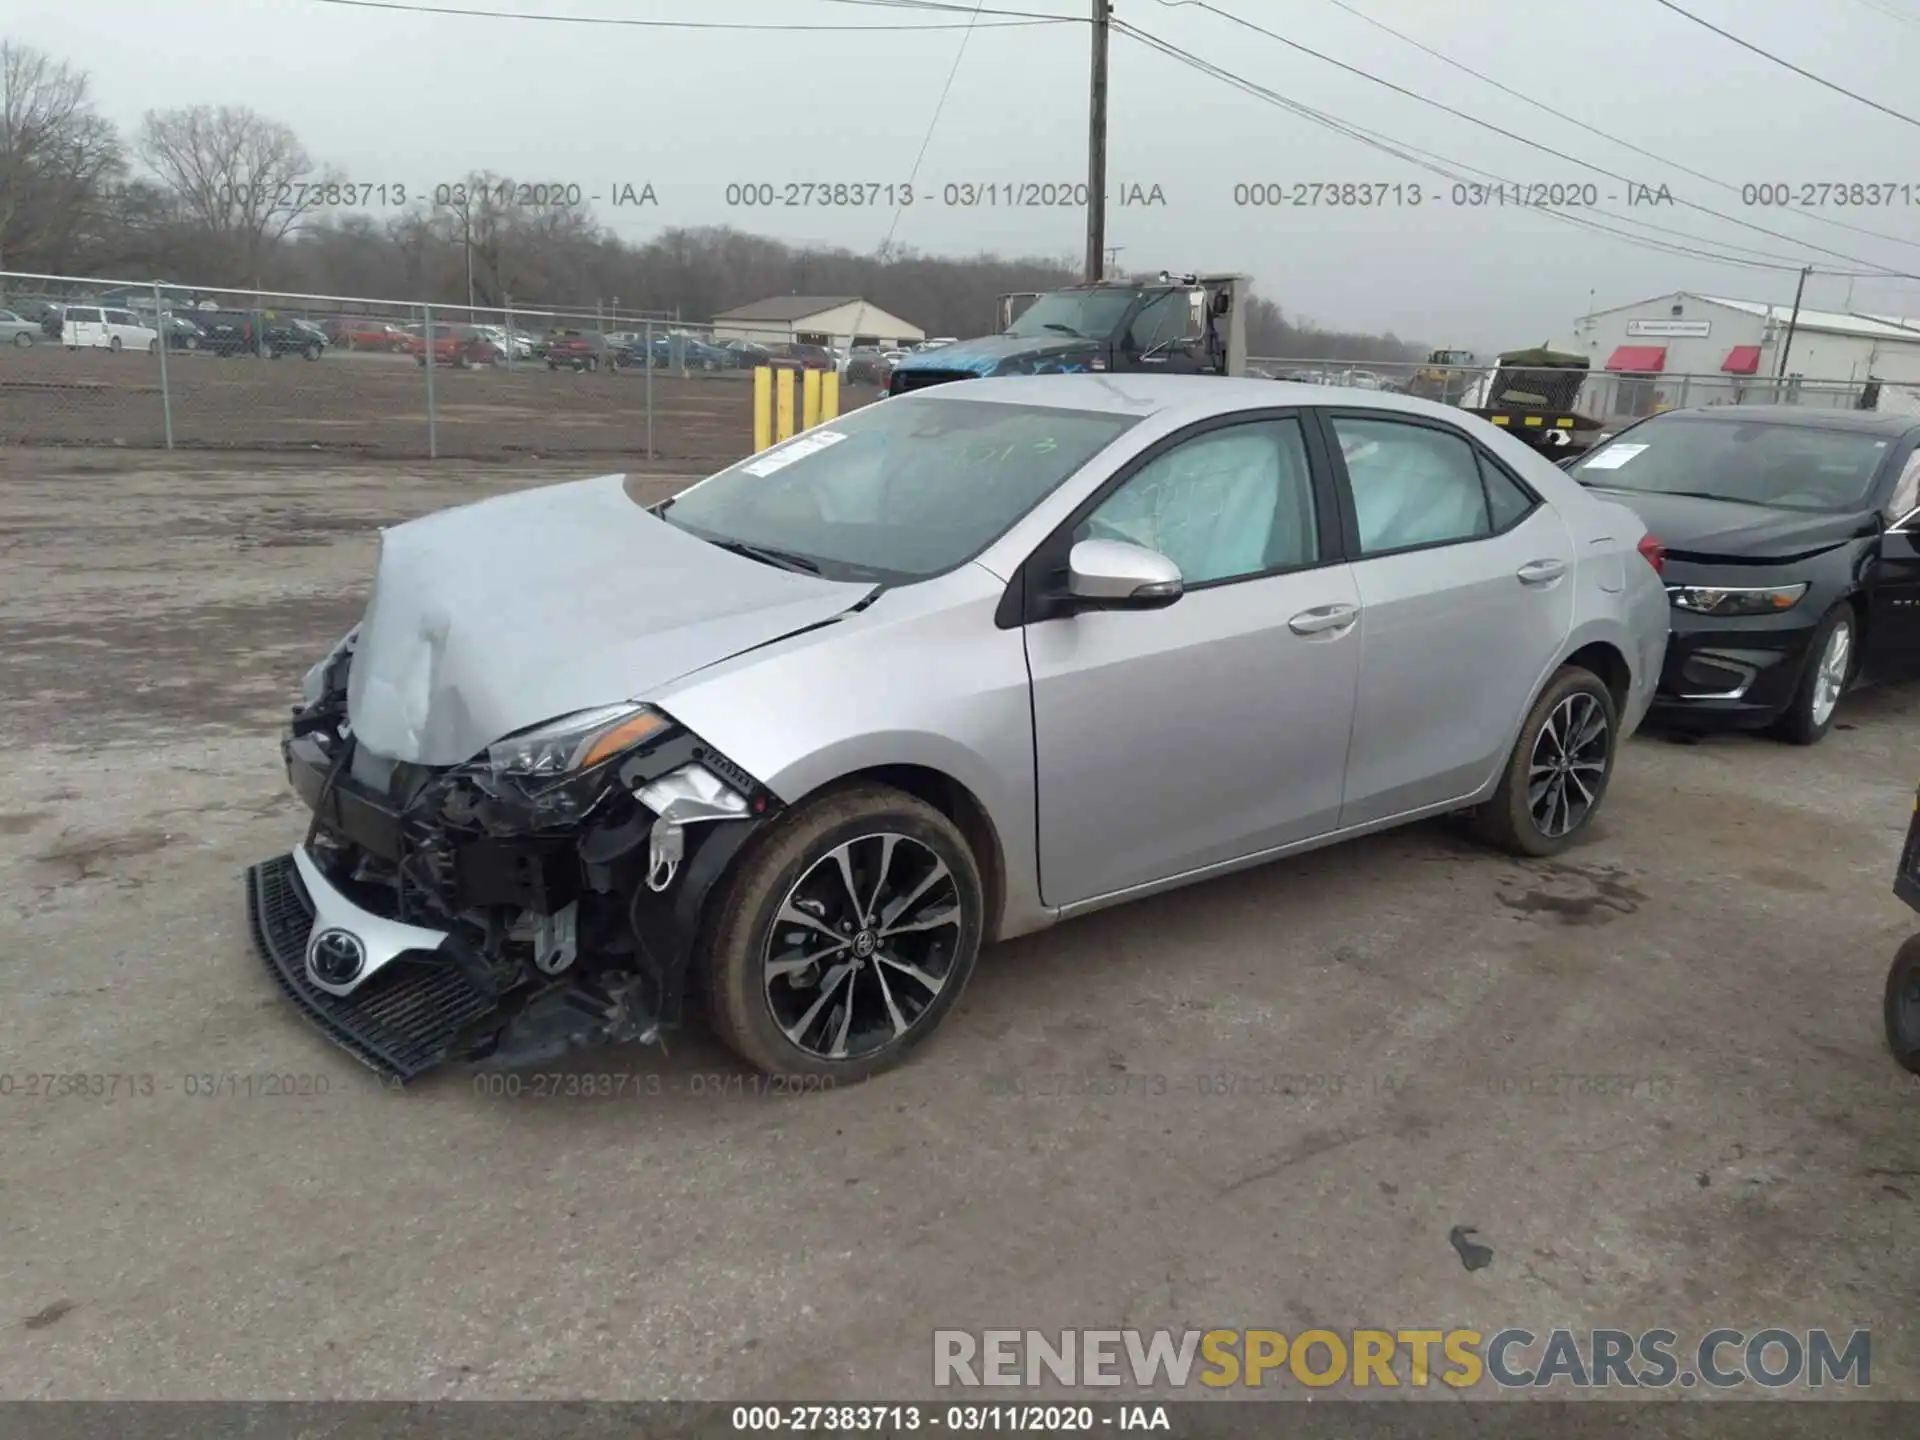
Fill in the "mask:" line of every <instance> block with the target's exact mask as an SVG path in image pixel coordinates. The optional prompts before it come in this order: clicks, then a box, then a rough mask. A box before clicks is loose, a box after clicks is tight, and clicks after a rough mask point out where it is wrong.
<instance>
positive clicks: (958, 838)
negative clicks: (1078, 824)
mask: <svg viewBox="0 0 1920 1440" xmlns="http://www.w3.org/2000/svg"><path fill="white" fill-rule="evenodd" d="M984 909H985V904H984V891H983V888H982V886H981V883H980V871H979V867H978V865H977V864H976V862H975V860H974V856H973V852H972V851H971V849H969V847H968V845H967V842H966V839H965V837H963V836H962V835H961V833H960V831H959V829H958V828H957V827H956V826H955V825H954V824H953V822H952V821H951V820H949V819H947V817H946V816H944V815H942V814H941V813H940V812H939V811H938V810H935V809H934V808H933V807H932V806H931V805H928V804H927V803H926V802H925V801H923V800H919V799H916V798H915V797H913V796H911V795H907V794H905V793H903V792H901V791H898V790H894V789H891V788H889V787H887V786H882V785H861V786H857V787H854V788H851V789H847V790H842V791H839V792H837V793H834V794H830V795H827V796H824V797H822V798H821V799H819V800H817V801H814V802H813V803H811V804H808V805H805V806H802V807H801V808H800V809H798V810H796V811H794V812H793V813H792V814H790V815H788V816H786V817H784V818H783V819H782V820H780V821H779V822H777V824H776V827H775V828H774V829H773V830H771V831H770V832H769V833H768V834H767V835H765V836H764V837H761V838H760V840H759V841H758V842H757V843H756V844H755V845H754V846H753V847H752V848H751V849H750V850H749V851H748V852H747V853H746V854H745V856H744V857H743V859H742V860H741V862H740V864H739V868H738V869H737V870H736V871H735V872H734V873H733V874H732V875H731V876H730V877H729V878H728V881H727V882H726V888H725V893H724V894H723V895H722V896H721V899H720V904H719V905H718V906H717V907H716V910H715V913H716V914H717V915H718V916H719V917H720V919H719V922H718V925H717V928H716V929H715V931H714V932H713V933H712V935H711V936H709V937H708V939H707V941H706V942H705V944H704V945H703V947H702V955H701V964H702V967H703V970H704V979H705V982H706V983H705V990H706V993H707V1001H708V1007H709V1011H710V1013H711V1016H712V1019H713V1025H714V1029H715V1031H716V1032H717V1033H718V1034H719V1036H720V1038H721V1039H723V1040H725V1041H726V1042H727V1044H728V1045H729V1046H731V1047H732V1048H733V1050H734V1051H736V1052H737V1053H738V1054H739V1055H740V1056H741V1058H742V1059H744V1060H746V1061H747V1062H748V1063H749V1064H751V1065H753V1066H755V1067H756V1068H758V1069H760V1070H762V1071H764V1072H766V1073H767V1074H770V1075H785V1076H805V1077H820V1078H822V1079H827V1080H835V1081H837V1080H846V1081H849V1082H851V1081H855V1080H861V1079H865V1078H866V1077H867V1076H869V1075H873V1074H877V1073H878V1072H880V1071H882V1070H885V1069H888V1068H890V1067H891V1066H893V1065H896V1064H898V1063H899V1062H900V1061H901V1060H903V1059H905V1058H906V1056H907V1055H908V1053H909V1052H911V1051H912V1050H913V1049H914V1047H915V1046H917V1045H919V1044H920V1043H921V1041H923V1040H924V1039H925V1038H926V1037H927V1036H928V1035H929V1034H931V1033H932V1032H933V1030H934V1029H935V1028H936V1027H937V1026H938V1025H939V1024H940V1022H941V1020H942V1019H944V1018H945V1016H946V1014H947V1012H948V1011H949V1010H951V1009H952V1008H953V1005H954V1002H955V1001H957V1000H958V999H959V997H960V993H961V991H962V990H963V989H964V988H965V987H966V983H967V980H968V978H969V977H970V976H971V975H972V973H973V966H974V961H975V959H976V957H977V956H978V954H979V950H980V938H981V935H982V933H983V920H984Z"/></svg>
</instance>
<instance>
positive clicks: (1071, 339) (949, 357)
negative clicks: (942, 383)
mask: <svg viewBox="0 0 1920 1440" xmlns="http://www.w3.org/2000/svg"><path fill="white" fill-rule="evenodd" d="M1105 348H1106V347H1105V346H1103V345H1101V344H1100V342H1099V341H1097V340H1083V339H1080V338H1078V337H1075V336H1071V335H1057V336H1051V337H1049V338H1047V339H1019V338H1017V337H1015V336H1011V335H986V336H982V337H981V338H980V339H978V340H958V341H955V342H954V343H953V344H951V345H942V346H940V347H939V348H938V349H937V350H922V351H920V352H918V353H917V354H914V355H908V356H905V357H904V358H903V359H901V361H900V362H899V363H898V364H897V365H895V366H894V367H893V368H894V372H895V373H896V374H898V373H899V372H901V371H914V370H966V371H970V372H971V373H973V374H975V375H1021V374H1040V373H1047V374H1052V373H1054V372H1056V371H1076V372H1077V371H1081V370H1088V369H1091V368H1092V364H1091V362H1092V361H1093V359H1094V358H1095V357H1096V356H1098V355H1101V354H1102V353H1103V352H1104V351H1105Z"/></svg>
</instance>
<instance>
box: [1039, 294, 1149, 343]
mask: <svg viewBox="0 0 1920 1440" xmlns="http://www.w3.org/2000/svg"><path fill="white" fill-rule="evenodd" d="M1139 298H1140V292H1139V291H1137V290H1058V291H1055V292H1054V293H1053V294H1051V295H1042V296H1041V297H1040V298H1039V299H1038V300H1036V301H1034V302H1033V304H1031V305H1029V306H1028V307H1027V308H1026V310H1025V311H1024V312H1023V313H1022V314H1021V316H1020V318H1019V319H1018V320H1015V321H1014V322H1013V324H1011V325H1010V326H1008V327H1007V331H1006V333H1007V334H1009V335H1012V336H1015V337H1017V338H1019V339H1022V340H1036V339H1040V338H1042V337H1044V336H1048V335H1056V336H1057V335H1079V336H1082V337H1084V338H1086V339H1089V340H1104V339H1106V338H1107V336H1109V335H1111V334H1112V333H1113V332H1114V331H1115V330H1118V329H1119V328H1120V322H1121V321H1122V320H1123V319H1125V318H1126V314H1127V311H1129V310H1130V309H1132V308H1133V304H1134V302H1135V301H1136V300H1138V299H1139Z"/></svg>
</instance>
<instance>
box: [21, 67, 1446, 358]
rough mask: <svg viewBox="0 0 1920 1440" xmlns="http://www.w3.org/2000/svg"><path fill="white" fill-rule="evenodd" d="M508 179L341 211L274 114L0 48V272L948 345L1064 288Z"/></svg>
mask: <svg viewBox="0 0 1920 1440" xmlns="http://www.w3.org/2000/svg"><path fill="white" fill-rule="evenodd" d="M506 178H507V177H503V176H499V175H493V174H479V175H475V176H472V177H470V178H469V180H468V183H467V184H466V185H465V187H464V190H465V193H464V194H462V195H458V196H451V197H449V198H453V199H455V200H456V201H457V202H458V203H453V204H439V205H435V204H434V203H432V202H433V200H434V199H435V197H433V196H409V197H408V203H407V204H406V205H405V206H402V207H397V208H396V209H395V210H394V212H393V213H391V214H377V215H370V214H368V213H366V212H365V211H364V210H350V209H346V208H343V207H342V206H341V205H340V203H339V195H340V189H339V187H342V186H344V185H345V181H344V179H343V177H341V176H340V175H339V174H338V172H337V171H336V170H334V169H333V168H332V167H329V166H326V165H324V164H321V163H320V162H318V161H316V160H315V159H314V158H313V156H312V155H310V154H309V153H308V151H307V149H306V147H305V146H304V145H303V144H301V142H300V139H299V137H298V136H297V135H295V134H294V133H293V131H292V130H291V129H290V128H289V127H287V126H286V125H284V124H281V123H280V122H278V121H276V120H273V119H270V118H269V117H266V116H263V115H260V114H258V113H256V112H254V111H252V110H249V109H246V108H244V107H236V106H207V105H198V106H189V107H183V108H179V109H171V110H156V111H150V112H148V113H147V114H146V115H145V116H144V117H143V118H142V120H141V122H140V124H139V126H138V127H137V129H136V130H135V131H134V133H133V134H131V135H123V134H121V133H120V132H119V130H118V129H117V128H116V127H115V126H114V125H113V124H112V123H111V122H110V121H108V120H107V119H105V118H104V117H102V116H101V115H100V114H99V113H98V111H97V110H96V109H95V108H94V105H93V101H92V96H91V92H90V86H89V81H88V77H87V75H86V74H85V73H84V72H83V71H80V70H77V69H75V68H74V67H73V66H72V65H70V64H67V63H65V62H62V61H58V60H55V59H53V58H51V57H49V56H47V55H45V54H43V53H41V52H39V51H36V50H34V49H31V48H30V47H27V46H23V45H19V44H17V43H14V42H12V41H0V270H15V271H28V272H38V273H44V274H59V275H100V276H106V277H111V278H115V279H135V278H138V279H145V278H148V277H154V278H157V279H162V280H169V281H174V282H177V283H180V284H184V285H201V286H215V285H227V286H233V287H236V288H244V289H254V290H266V291H274V290H277V291H291V292H305V293H309V294H328V295H359V296H371V297H381V298H392V299H396V300H410V301H425V302H430V303H440V304H448V305H457V304H464V303H465V301H466V299H467V295H468V293H469V291H468V284H469V275H471V284H472V294H473V296H474V299H475V301H476V303H477V304H479V305H482V306H487V307H501V306H504V305H506V304H508V303H509V302H511V303H512V304H515V305H520V306H526V307H528V308H550V309H562V308H568V307H576V308H578V307H593V306H595V305H596V304H608V305H611V304H614V303H616V302H617V304H618V307H619V308H620V309H621V310H623V311H638V310H653V311H666V312H676V313H678V314H679V315H680V316H681V317H682V318H684V319H687V320H704V319H706V318H708V317H710V316H712V315H714V314H717V313H719V312H720V311H723V310H728V309H731V308H733V307H735V306H738V305H745V304H749V303H751V302H753V301H756V300H763V299H766V298H768V297H770V296H774V295H787V294H797V295H858V296H861V297H862V298H864V299H866V300H868V301H871V302H872V303H873V304H875V305H878V306H880V307H881V308H882V309H884V310H887V311H890V312H892V313H894V314H896V315H899V316H901V317H903V318H905V319H908V320H911V321H912V322H913V323H915V324H917V325H919V326H921V327H923V328H924V329H925V330H926V332H927V333H928V334H929V335H961V336H965V335H977V334H980V333H982V332H984V331H987V330H989V329H991V328H992V326H993V324H994V318H995V312H996V300H997V297H999V296H1000V295H1003V294H1007V293H1010V292H1018V291H1033V290H1046V289H1051V288H1054V287H1056V286H1059V285H1064V284H1071V283H1072V282H1074V281H1075V280H1077V279H1079V278H1080V272H1079V268H1078V265H1077V263H1075V262H1074V261H1073V260H1070V259H1065V258H1043V257H1019V258H1009V257H1005V256H999V255H985V254H983V255H975V256H970V257H961V256H933V255H926V254H922V253H920V252H918V251H914V250H906V249H888V250H883V251H880V252H876V253H874V254H867V255H862V254H857V253H855V252H854V251H852V250H848V249H819V248H806V247H801V246H796V245H793V244H789V243H787V242H785V241H781V240H775V239H771V238H768V237H766V236H762V235H752V234H747V233H745V232H742V231H739V230H735V229H732V228H729V227H718V226H703V227H693V228H668V229H664V230H662V231H661V232H660V233H659V234H658V235H656V236H655V237H654V238H652V239H650V240H647V241H645V242H642V243H638V244H635V243H633V242H630V241H625V240H622V239H620V238H618V237H617V236H615V235H614V234H612V233H611V232H610V231H609V230H608V229H607V228H606V227H605V226H604V225H603V224H601V223H600V222H599V221H598V220H596V219H595V218H594V216H593V215H592V213H591V212H590V211H589V210H588V209H587V208H586V207H584V206H578V205H575V206H551V207H538V206H528V205H521V204H516V203H510V202H511V200H514V199H518V198H519V197H518V196H517V195H515V194H514V191H513V188H512V186H511V185H510V184H504V185H503V182H505V181H506ZM329 186H332V187H335V188H334V189H332V190H329ZM349 188H350V189H365V188H367V187H349ZM386 198H388V199H389V200H390V199H391V197H386ZM1247 331H1248V350H1249V352H1250V353H1252V354H1255V355H1274V356H1298V357H1303V358H1305V357H1314V358H1324V359H1335V360H1355V361H1363V360H1399V359H1407V358H1411V357H1413V356H1415V355H1417V354H1419V353H1420V351H1421V349H1422V347H1419V346H1415V345H1412V344H1409V343H1407V342H1404V341H1401V340H1399V339H1397V338H1396V337H1395V336H1393V335H1391V334H1388V335H1365V334H1358V333H1349V332H1345V331H1337V330H1327V329H1324V328H1321V327H1320V326H1318V325H1315V324H1313V323H1312V322H1310V321H1305V320H1301V319H1298V318H1293V319H1289V318H1288V317H1287V315H1286V314H1285V313H1284V312H1283V311H1282V310H1281V308H1280V306H1279V305H1278V304H1277V303H1275V302H1274V301H1273V300H1270V299H1267V298H1265V297H1261V296H1256V297H1254V298H1253V299H1252V300H1251V302H1250V303H1249V306H1248V312H1247Z"/></svg>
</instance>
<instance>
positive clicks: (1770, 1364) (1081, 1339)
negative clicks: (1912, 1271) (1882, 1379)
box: [933, 1328, 1873, 1390]
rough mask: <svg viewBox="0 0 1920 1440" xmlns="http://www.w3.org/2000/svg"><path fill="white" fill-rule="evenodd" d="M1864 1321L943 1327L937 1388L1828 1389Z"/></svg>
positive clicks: (1865, 1369) (1862, 1358)
mask: <svg viewBox="0 0 1920 1440" xmlns="http://www.w3.org/2000/svg"><path fill="white" fill-rule="evenodd" d="M1872 1376H1873V1342H1872V1335H1871V1333H1870V1332H1869V1331H1866V1330H1854V1331H1851V1332H1848V1333H1846V1334H1845V1335H1844V1336H1843V1337H1837V1336H1836V1335H1835V1334H1834V1333H1832V1332H1829V1331H1826V1330H1788V1329H1782V1328H1762V1329H1756V1330H1742V1329H1733V1328H1726V1329H1716V1330H1709V1331H1707V1332H1706V1333H1705V1334H1703V1335H1701V1336H1699V1337H1698V1338H1697V1339H1695V1340H1691V1341H1689V1340H1683V1339H1682V1338H1681V1336H1680V1335H1679V1334H1677V1333H1676V1332H1674V1331H1672V1330H1657V1329H1656V1330H1643V1331H1638V1332H1635V1331H1629V1330H1609V1329H1594V1330H1585V1331H1579V1330H1571V1329H1556V1330H1550V1331H1547V1332H1546V1333H1544V1334H1535V1333H1534V1332H1533V1331H1530V1330H1523V1329H1518V1328H1511V1329H1505V1330H1498V1331H1495V1332H1493V1333H1492V1334H1490V1335H1489V1334H1483V1333H1482V1332H1481V1331H1478V1330H1412V1329H1409V1330H1361V1329H1355V1330H1347V1331H1333V1330H1303V1331H1300V1332H1298V1333H1295V1334H1291V1335H1290V1334H1287V1333H1286V1332H1283V1331H1279V1330H1205V1331H1202V1330H1184V1331H1174V1330H1147V1331H1141V1330H1060V1331H1053V1332H1045V1331H1039V1330H978V1331H973V1330H936V1331H934V1333H933V1383H934V1384H935V1385H936V1386H941V1387H949V1386H960V1387H975V1386H1009V1387H1013V1386H1041V1385H1065V1386H1072V1387H1079V1386H1117V1385H1131V1386H1134V1387H1136V1388H1140V1389H1152V1388H1162V1387H1170V1388H1173V1389H1185V1388H1188V1387H1190V1386H1193V1385H1202V1386H1206V1387H1208V1388H1211V1389H1223V1388H1228V1387H1243V1388H1248V1389H1261V1388H1265V1387H1277V1386H1285V1385H1303V1386H1307V1387H1310V1388H1315V1389H1320V1388H1325V1387H1327V1386H1330V1385H1339V1384H1342V1383H1346V1384H1351V1385H1354V1386H1358V1387H1368V1386H1374V1387H1382V1388H1399V1387H1402V1386H1408V1387H1412V1388H1415V1389H1419V1388H1424V1387H1426V1386H1429V1385H1436V1384H1438V1385H1444V1386H1447V1387H1449V1388H1450V1389H1454V1390H1467V1389H1472V1388H1473V1387H1475V1386H1483V1385H1492V1386H1495V1387H1497V1388H1499V1389H1502V1390H1513V1389H1534V1390H1538V1389H1548V1388H1553V1387H1556V1386H1558V1387H1566V1388H1570V1389H1664V1388H1667V1387H1672V1386H1678V1387H1681V1388H1689V1387H1693V1386H1700V1385H1704V1386H1706V1387H1708V1388H1709V1389H1715V1390H1728V1389H1734V1388H1736V1387H1740V1386H1747V1385H1752V1386H1759V1387H1762V1388H1764V1389H1768V1390H1780V1389H1784V1388H1787V1387H1790V1386H1800V1387H1805V1388H1808V1389H1820V1388H1824V1387H1827V1386H1836V1385H1845V1386H1851V1387H1855V1388H1861V1389H1864V1388H1865V1387H1866V1386H1867V1385H1869V1384H1870V1383H1872Z"/></svg>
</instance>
